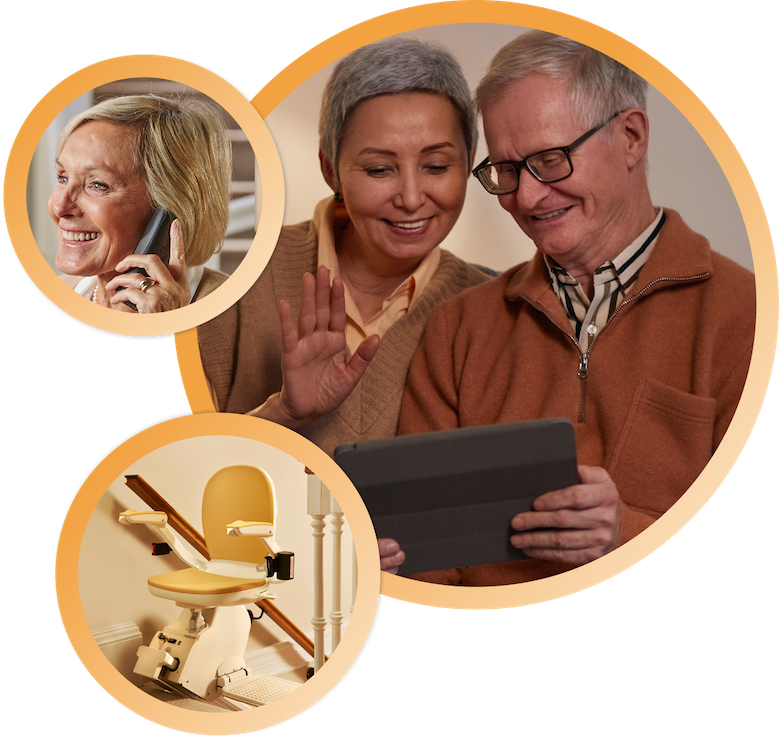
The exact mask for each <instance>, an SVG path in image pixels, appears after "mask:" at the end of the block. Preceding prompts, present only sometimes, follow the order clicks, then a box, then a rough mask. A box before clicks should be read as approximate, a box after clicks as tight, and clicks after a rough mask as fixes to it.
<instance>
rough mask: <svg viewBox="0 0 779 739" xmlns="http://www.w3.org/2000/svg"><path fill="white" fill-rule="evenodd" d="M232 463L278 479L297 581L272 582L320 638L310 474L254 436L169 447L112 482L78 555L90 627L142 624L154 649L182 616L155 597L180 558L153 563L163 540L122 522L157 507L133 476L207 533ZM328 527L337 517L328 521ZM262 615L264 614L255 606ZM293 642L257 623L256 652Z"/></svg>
mask: <svg viewBox="0 0 779 739" xmlns="http://www.w3.org/2000/svg"><path fill="white" fill-rule="evenodd" d="M232 464H248V465H254V466H256V467H260V468H262V469H264V470H265V471H266V472H267V473H268V475H269V476H270V478H271V479H272V480H273V483H274V486H275V489H276V500H277V505H278V514H277V519H276V523H277V534H276V541H277V542H278V544H279V546H280V547H281V548H282V549H283V550H291V551H294V552H295V555H296V557H295V578H294V579H293V580H292V581H289V582H284V583H279V584H277V585H274V586H271V592H273V593H274V594H275V595H277V599H276V600H275V601H274V604H275V605H277V606H278V607H279V609H281V611H282V612H283V613H284V614H285V615H287V616H288V617H289V618H290V619H291V620H292V622H293V623H295V624H296V625H297V626H298V627H299V628H300V629H302V630H303V631H304V632H305V633H307V634H308V635H309V636H311V635H312V629H311V617H312V615H313V587H314V586H313V569H312V563H313V538H312V536H311V532H312V529H311V525H310V520H311V519H310V518H309V516H308V515H307V513H306V490H307V480H308V476H307V475H306V473H305V472H304V467H303V465H302V464H301V463H300V462H298V461H297V460H296V459H294V458H293V457H291V456H289V455H288V454H286V453H285V452H281V451H279V450H277V449H275V448H273V447H271V446H268V445H266V444H263V443H261V442H258V441H253V440H250V439H243V438H236V437H229V436H207V437H200V438H194V439H187V440H184V441H179V442H176V443H174V444H170V445H168V446H165V447H162V448H161V449H158V450H157V451H155V452H153V453H152V454H149V455H147V456H146V457H144V458H142V459H141V460H139V461H138V462H137V463H135V464H133V465H131V466H130V467H129V468H128V469H127V470H125V471H124V472H123V473H122V475H120V476H119V477H117V479H116V480H115V481H114V482H113V483H112V484H111V485H110V487H109V489H108V490H107V491H106V493H105V495H104V496H103V497H102V499H101V500H100V503H99V504H98V506H97V507H96V508H95V510H94V512H93V513H92V516H91V517H90V520H89V524H88V525H87V527H86V531H85V533H84V538H83V540H82V545H81V552H80V557H79V593H80V596H81V601H82V607H83V609H84V614H85V616H86V619H87V623H88V625H89V628H90V630H92V631H95V630H96V629H102V628H107V627H109V626H113V625H115V624H120V623H123V622H126V621H133V622H135V623H136V624H137V625H138V627H139V628H140V630H141V632H142V633H143V636H144V641H145V643H148V641H149V640H150V639H151V637H152V636H153V635H154V633H155V632H156V631H157V630H158V629H160V628H162V627H163V626H165V625H166V624H168V623H170V622H171V621H173V620H175V617H176V616H177V615H178V613H179V609H178V608H177V607H176V605H175V604H174V603H173V602H172V601H166V600H163V599H160V598H156V597H154V596H153V595H151V593H149V591H148V588H147V585H146V581H147V579H148V578H149V577H150V576H151V575H155V574H160V573H163V572H169V571H171V570H177V569H184V567H185V565H183V564H182V563H181V561H180V560H179V559H178V557H176V556H175V555H174V554H172V553H171V554H169V555H166V556H157V557H154V556H152V555H151V542H155V541H162V539H161V538H160V537H155V535H154V534H153V533H152V532H151V531H149V530H148V529H147V527H145V526H122V525H121V524H120V523H119V522H118V517H119V513H120V512H121V511H123V510H127V509H128V508H134V509H135V510H148V506H147V505H146V504H145V503H143V502H142V501H141V500H140V499H139V498H138V497H137V496H136V495H135V493H133V492H132V491H131V490H130V489H129V488H128V487H127V486H126V485H125V478H124V475H125V474H128V475H130V474H132V475H140V476H141V477H143V478H144V480H145V481H146V482H147V483H149V484H150V485H151V486H152V487H153V488H154V489H155V490H156V491H157V492H158V493H159V494H160V495H161V496H162V497H163V498H165V500H167V501H168V503H170V504H171V505H172V506H173V507H174V508H175V509H176V510H177V511H178V512H179V513H180V514H181V515H182V516H183V517H184V518H185V519H186V520H187V521H189V523H191V524H192V525H193V526H194V527H195V528H196V529H197V530H198V531H201V532H202V524H201V516H200V507H201V502H202V497H203V489H204V488H205V485H206V482H207V481H208V479H209V478H210V477H211V475H213V474H214V473H215V472H216V471H217V470H219V469H221V468H222V467H226V466H228V465H232ZM328 521H329V518H328ZM344 528H345V532H344V536H343V552H344V554H343V560H342V574H343V577H344V587H343V589H342V593H343V597H342V601H343V602H342V610H343V611H344V612H345V614H346V615H347V617H348V614H349V606H350V601H349V598H350V593H351V587H350V585H349V584H347V583H349V582H350V579H349V580H347V579H346V578H351V551H352V538H351V533H350V532H349V530H348V525H347V526H345V527H344ZM330 529H331V527H330V525H329V523H328V526H327V527H326V529H325V532H326V538H325V584H326V596H325V598H326V599H325V615H326V616H327V615H328V614H329V612H330V598H329V596H330V592H329V588H330V582H331V577H332V576H331V569H330V555H329V552H330V547H331V537H330V535H329V532H330ZM252 610H253V611H254V612H255V613H258V609H256V608H253V609H252ZM287 639H288V637H287V636H286V635H285V634H284V633H283V632H282V631H281V630H280V629H279V628H278V627H277V626H275V624H273V623H272V622H271V620H270V618H269V617H268V616H263V618H262V620H261V621H260V622H254V625H253V627H252V638H251V640H250V642H249V648H248V651H252V650H253V649H258V648H260V647H263V646H268V645H270V644H273V643H275V642H277V641H286V640H287Z"/></svg>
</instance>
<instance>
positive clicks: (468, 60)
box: [266, 23, 752, 270]
mask: <svg viewBox="0 0 779 739" xmlns="http://www.w3.org/2000/svg"><path fill="white" fill-rule="evenodd" d="M524 30H525V29H518V28H517V27H516V26H504V25H498V24H488V23H471V24H458V25H445V26H433V27H431V28H423V29H419V30H417V31H413V32H409V33H404V34H400V35H401V36H410V37H413V38H418V39H420V40H421V41H431V42H435V43H440V44H443V45H444V46H446V47H447V48H448V49H449V50H450V51H451V52H452V53H453V54H454V55H455V57H456V58H457V59H458V60H459V62H460V64H461V65H462V67H463V71H464V73H465V76H466V79H467V81H468V84H469V86H470V87H471V89H472V90H473V89H475V87H476V85H477V84H478V83H479V80H480V79H481V78H482V76H483V75H484V73H485V72H486V70H487V66H488V65H489V62H490V60H491V59H492V57H493V56H494V55H495V53H496V52H497V51H498V49H500V48H501V47H502V46H503V45H504V44H506V43H508V42H509V41H511V40H512V39H513V38H516V36H517V35H518V34H519V33H520V32H523V31H524ZM333 67H334V64H331V65H329V66H327V67H325V68H324V69H322V70H321V71H320V72H318V73H317V74H315V75H313V76H312V77H310V78H309V80H308V81H307V82H305V83H304V84H302V85H301V86H300V87H298V89H297V90H296V91H295V92H293V93H292V94H291V95H289V96H288V97H287V98H286V99H285V100H284V101H283V102H282V103H280V104H279V105H278V106H277V107H276V108H275V109H274V110H273V111H272V112H271V113H270V115H269V116H268V117H267V119H266V123H267V125H268V128H269V129H270V132H271V134H272V135H273V138H274V141H275V142H276V145H277V147H278V149H279V153H280V155H281V162H282V165H283V168H284V181H285V185H286V193H287V197H286V206H285V213H284V223H286V224H290V223H298V222H300V221H303V220H307V219H309V218H311V214H312V213H313V209H314V205H315V204H316V203H317V201H319V200H320V199H322V198H324V197H328V196H331V195H332V191H331V190H330V189H329V188H328V187H327V185H326V184H325V182H324V180H323V179H322V175H321V174H320V171H319V159H318V150H319V136H318V133H317V127H318V124H319V107H320V103H321V99H322V91H323V89H324V86H325V84H326V82H327V80H328V79H329V77H330V74H331V73H332V70H333ZM647 107H648V108H649V117H650V147H649V186H650V191H651V193H652V199H653V201H654V203H655V205H662V206H665V207H669V208H673V209H674V210H678V211H679V212H680V213H681V214H682V216H683V217H684V219H685V220H686V221H687V223H688V225H689V226H690V227H691V228H692V229H693V230H695V231H698V232H699V233H702V234H704V235H705V236H706V237H707V238H708V239H709V241H710V242H711V244H712V246H713V248H714V249H715V250H717V251H719V252H721V253H723V254H726V255H727V256H729V257H730V258H731V259H734V260H736V261H737V262H739V263H740V264H742V265H743V266H745V267H747V268H749V269H751V268H752V257H751V253H750V251H749V241H748V239H747V235H746V229H745V228H744V222H743V219H742V217H741V212H740V210H739V208H738V205H737V203H736V200H735V197H734V196H733V192H732V190H731V188H730V185H729V184H728V182H727V179H726V178H725V176H724V174H723V172H722V170H721V168H720V166H719V164H718V163H717V160H716V159H715V158H714V156H713V155H712V153H711V152H710V151H709V148H708V147H707V146H706V144H705V143H704V142H703V140H702V139H701V137H700V136H699V135H698V133H697V132H696V131H695V129H694V128H693V127H692V125H691V124H690V123H688V121H687V119H686V118H685V117H684V116H683V115H682V114H681V113H680V112H679V111H678V110H677V109H676V107H675V106H673V105H672V104H671V103H670V102H669V101H668V100H667V99H666V98H665V97H664V96H663V95H661V94H660V93H659V92H657V90H655V89H654V88H651V89H650V95H649V102H648V105H647ZM479 133H480V139H479V146H478V149H477V151H476V158H475V161H476V162H477V163H478V162H480V161H481V160H482V159H484V157H486V156H487V149H486V146H485V143H484V137H483V135H482V132H481V125H480V131H479ZM565 143H568V142H565V141H563V142H561V144H565ZM444 246H445V247H446V248H447V249H449V250H450V251H452V252H454V253H455V254H457V255H458V256H460V257H462V258H463V259H465V260H467V261H469V262H475V263H478V264H483V265H486V266H488V267H492V268H493V269H498V270H503V269H506V268H508V267H511V266H512V265H514V264H518V263H519V262H521V261H524V260H525V259H528V258H529V257H530V256H532V254H533V252H534V247H533V244H532V242H531V241H530V239H528V238H527V236H525V234H524V233H522V231H521V230H520V229H519V228H518V227H517V225H516V224H515V223H514V220H513V219H512V218H511V216H510V215H509V214H508V213H506V212H505V211H503V210H502V209H501V208H500V205H499V204H498V199H497V198H496V197H495V196H493V195H490V194H488V193H487V192H486V191H485V190H484V188H483V187H482V186H481V185H480V184H479V183H478V182H477V181H476V179H475V178H473V177H470V178H469V183H468V194H467V197H466V201H465V208H464V209H463V212H462V215H461V216H460V219H459V221H458V222H457V225H456V226H455V227H454V229H453V230H452V232H451V233H450V234H449V236H448V237H447V239H446V240H445V242H444Z"/></svg>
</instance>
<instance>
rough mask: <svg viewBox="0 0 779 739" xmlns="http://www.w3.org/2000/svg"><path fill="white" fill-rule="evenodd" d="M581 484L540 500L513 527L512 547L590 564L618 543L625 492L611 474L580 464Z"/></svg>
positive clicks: (556, 559) (540, 556)
mask: <svg viewBox="0 0 779 739" xmlns="http://www.w3.org/2000/svg"><path fill="white" fill-rule="evenodd" d="M578 469H579V484H578V485H573V486H572V487H569V488H563V489H562V490H555V491H553V492H551V493H545V494H544V495H541V496H539V497H538V498H536V500H535V502H534V503H533V510H532V511H528V512H527V513H520V514H519V515H517V516H514V518H513V519H512V520H511V527H512V528H513V529H514V530H515V531H517V532H520V533H516V534H513V535H512V536H511V544H512V545H513V546H515V547H516V548H517V549H522V550H523V551H524V552H525V554H527V555H528V556H529V557H534V558H535V559H547V560H551V561H553V562H569V563H571V564H584V563H585V562H591V561H592V560H594V559H598V557H602V556H603V555H604V554H607V553H608V552H610V551H611V550H612V549H614V547H615V546H616V544H617V538H618V537H619V527H620V500H619V492H618V491H617V488H616V486H615V485H614V483H613V482H612V481H611V478H610V477H609V475H608V473H607V472H606V470H604V469H602V468H601V467H585V466H584V465H579V468H578Z"/></svg>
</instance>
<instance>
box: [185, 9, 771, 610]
mask: <svg viewBox="0 0 779 739" xmlns="http://www.w3.org/2000/svg"><path fill="white" fill-rule="evenodd" d="M442 18H445V19H446V22H447V26H446V27H445V28H447V29H454V30H455V32H456V29H457V27H458V25H461V24H501V25H502V26H504V27H514V29H510V30H512V31H514V30H516V32H519V29H520V28H535V29H540V30H545V31H550V32H553V33H556V34H559V35H563V36H567V37H569V38H573V39H575V40H577V41H580V42H582V43H585V44H587V45H589V46H591V47H593V48H596V49H598V50H599V51H602V52H603V53H605V54H608V55H609V56H611V57H613V58H615V59H617V60H618V61H620V62H621V63H623V64H625V65H626V66H628V67H630V68H631V69H632V70H634V71H635V72H637V73H638V74H640V75H641V76H642V77H643V78H644V79H646V80H647V81H648V82H649V84H650V85H651V86H652V87H653V88H654V89H655V90H657V91H658V92H659V93H660V94H661V95H662V96H663V97H664V98H665V99H666V100H667V101H668V103H669V104H670V105H671V106H672V107H673V108H675V110H676V111H677V112H678V114H679V118H681V119H683V120H684V122H685V123H687V124H688V125H689V126H690V127H691V128H692V129H693V131H694V132H695V133H696V135H697V136H698V137H699V138H700V140H701V141H702V142H703V143H704V146H705V147H707V148H708V150H710V153H711V155H712V157H713V159H714V160H715V163H716V165H717V166H718V167H719V168H721V171H722V173H724V178H725V189H726V190H728V192H729V191H732V193H730V192H729V197H731V198H732V199H733V202H734V204H735V207H736V209H737V210H738V211H740V215H741V219H743V232H744V235H745V240H744V243H746V247H747V252H748V254H747V255H746V259H747V260H748V261H749V262H750V264H749V265H747V266H751V267H752V268H753V269H754V273H755V277H756V285H757V324H756V333H755V342H754V350H753V355H752V362H751V366H750V370H749V375H748V377H747V381H746V385H745V387H744V391H743V393H742V396H741V400H740V403H739V406H738V408H737V411H736V414H735V416H734V418H733V421H732V422H731V424H730V427H729V429H728V431H727V433H726V435H725V437H724V439H723V441H722V443H721V444H720V446H719V447H718V449H717V451H716V453H715V454H714V456H713V457H712V459H711V461H710V462H709V464H708V465H707V466H706V468H705V469H704V471H703V472H702V473H701V475H700V476H699V477H698V478H697V479H696V480H695V482H694V483H693V484H692V486H691V487H690V488H689V489H688V491H687V492H686V494H685V495H684V496H683V497H682V498H681V499H680V500H679V501H678V502H677V503H676V504H675V505H674V506H673V507H672V508H671V509H670V510H669V511H667V512H666V513H665V514H664V515H663V516H662V517H661V518H660V519H659V520H657V521H656V522H655V523H653V524H652V525H651V526H650V527H649V528H648V529H646V530H645V531H643V532H642V533H641V534H639V535H638V536H636V537H635V538H634V539H632V540H630V541H629V542H627V543H626V544H624V545H623V546H621V547H619V548H618V549H616V550H614V551H613V552H611V553H609V554H608V555H606V556H604V557H602V558H600V559H598V560H595V561H593V562H591V563H589V564H586V565H583V566H580V567H578V568H576V569H573V570H570V571H568V572H565V573H562V574H558V575H555V576H553V577H548V578H545V579H542V580H536V581H531V582H526V583H521V584H515V585H501V586H492V587H481V588H458V587H451V586H444V585H434V584H429V583H423V582H417V581H414V580H410V579H406V578H402V577H397V576H394V575H388V574H385V573H383V574H382V590H381V592H382V594H384V595H389V596H391V597H393V598H397V599H400V600H404V601H409V602H413V603H418V604H422V605H429V606H439V607H448V608H504V607H511V606H519V605H527V604H531V603H537V602H541V601H546V600H550V599H553V598H559V597H562V596H565V595H568V594H571V593H574V592H576V591H579V590H582V589H584V588H588V587H591V586H592V585H595V584H597V583H599V582H602V581H604V580H606V579H607V578H610V577H613V576H614V575H616V574H618V573H620V572H622V571H624V570H625V569H627V568H629V567H631V566H632V565H634V564H636V563H637V562H639V561H640V560H641V559H643V558H644V557H646V556H647V555H648V554H650V553H651V552H653V551H654V550H655V549H657V548H658V547H660V546H661V545H662V544H663V543H665V542H666V541H668V540H669V539H670V538H671V537H672V536H673V535H674V534H676V533H677V532H678V531H679V530H680V529H681V528H682V527H683V526H684V525H685V524H686V523H687V522H688V521H690V519H691V518H692V517H693V516H694V515H695V514H696V513H697V512H698V511H699V510H700V509H701V507H702V506H703V505H704V504H705V502H706V501H707V500H708V499H709V498H710V497H711V495H712V494H713V492H714V491H715V490H716V489H717V487H718V486H719V485H720V483H721V482H722V481H723V480H724V479H725V477H726V476H727V474H728V472H729V471H730V469H731V467H732V466H733V464H734V463H735V461H736V459H737V458H738V455H739V454H740V452H741V450H742V449H743V447H744V444H745V443H746V441H747V438H748V437H749V434H750V432H751V430H752V427H753V425H754V422H755V420H756V418H757V415H758V412H759V410H760V406H761V404H762V401H763V398H764V396H765V393H766V389H767V386H768V382H769V379H770V372H771V366H772V362H773V356H774V350H775V346H776V331H777V315H778V314H779V311H778V310H777V306H778V305H779V301H778V300H777V289H776V261H775V254H774V249H773V244H772V241H771V237H770V233H769V230H768V227H767V223H766V219H765V214H764V211H763V208H762V205H761V203H760V199H759V196H758V194H757V191H756V189H755V187H754V184H753V182H752V180H751V178H750V176H749V173H748V171H747V170H746V167H745V165H744V163H743V161H742V159H741V158H740V156H739V154H738V152H737V151H736V149H735V148H734V146H733V144H732V143H731V142H730V140H729V138H728V137H727V135H726V134H725V132H724V131H723V129H722V127H721V126H720V125H719V124H718V122H717V121H716V120H715V119H714V117H713V116H712V115H711V113H710V112H709V111H708V110H707V109H706V107H705V106H704V105H703V104H702V103H701V101H700V100H699V99H698V98H697V97H696V96H695V95H694V93H692V91H691V90H689V89H688V88H687V87H686V86H685V85H684V84H683V83H682V82H681V81H680V80H679V79H678V78H676V77H675V76H674V75H673V73H672V72H670V71H669V70H668V69H666V68H665V67H664V66H663V65H661V64H660V63H658V62H657V61H656V60H655V59H653V58H652V57H651V56H650V55H648V54H646V53H645V52H643V51H642V50H641V49H639V48H637V47H636V46H634V45H632V44H630V43H629V42H627V41H625V40H624V39H622V38H620V37H618V36H616V35H615V34H613V33H610V32H609V31H607V30H605V29H603V28H600V27H598V26H595V25H593V24H591V23H588V22H586V21H582V20H580V19H577V18H575V17H573V16H567V15H563V14H561V13H558V12H555V11H551V10H547V9H543V8H538V7H534V6H528V5H518V4H513V3H486V4H485V3H481V2H471V1H469V0H466V1H464V2H457V3H436V4H432V5H425V6H421V7H415V8H409V9H407V10H400V11H396V12H394V13H390V14H388V15H385V16H381V17H379V18H374V19H372V20H370V21H366V22H365V23H361V24H359V25H357V26H354V27H352V28H350V29H348V30H346V31H344V32H343V33H340V34H338V35H337V36H334V37H333V38H330V39H328V40H327V41H325V42H323V43H322V44H320V45H319V46H317V47H316V48H315V49H313V50H311V51H310V52H308V53H307V54H304V55H303V56H302V57H300V58H299V59H298V60H297V61H295V62H294V63H293V64H291V65H290V66H289V67H287V68H286V69H285V70H283V71H282V72H281V73H280V74H279V75H278V76H277V77H276V78H274V79H273V80H272V81H271V82H270V83H269V84H268V85H266V87H265V88H263V90H261V91H260V92H259V93H258V95H257V96H256V97H255V98H254V100H253V101H252V102H253V104H254V105H255V107H256V108H257V109H258V110H259V111H260V112H261V114H262V115H263V117H264V118H266V120H267V122H268V125H269V128H270V129H271V131H273V117H274V114H275V113H276V112H277V110H278V109H279V108H280V106H281V104H282V103H283V102H284V101H285V100H286V98H287V97H288V96H290V95H292V94H293V93H294V92H295V91H296V90H297V89H298V88H299V87H300V86H301V85H303V84H304V83H306V82H307V81H309V80H310V79H311V78H312V77H313V76H315V75H317V74H319V73H320V72H322V70H324V69H325V67H327V65H330V64H332V63H333V62H335V61H336V60H337V59H339V58H340V57H342V56H344V55H345V54H347V53H349V52H351V51H353V50H354V49H356V48H358V47H361V46H364V45H366V44H369V43H371V42H373V41H377V40H379V39H382V38H386V37H388V36H391V35H395V34H404V33H410V32H419V34H420V37H422V38H426V37H425V36H424V35H423V33H427V32H430V31H432V30H433V29H434V28H436V27H438V26H439V25H440V23H441V19H442ZM469 38H470V37H469ZM473 46H478V44H474V45H473ZM498 48H499V46H496V47H495V48H493V49H491V53H490V55H491V54H493V53H494V52H495V51H497V49H498ZM452 51H453V52H454V53H455V54H456V53H457V48H452ZM650 149H651V147H650ZM279 150H280V152H281V157H282V161H283V162H284V166H285V167H286V166H288V165H287V162H286V158H285V151H284V146H283V144H282V143H281V141H279ZM290 189H291V191H292V189H293V188H290ZM312 202H315V201H312ZM668 205H673V203H669V204H668ZM291 208H292V204H291V203H290V204H288V208H287V210H288V211H290V210H291ZM514 230H515V231H516V232H517V234H518V233H519V232H518V230H517V229H516V228H514ZM516 261H517V262H518V261H521V259H520V258H517V260H516ZM176 345H177V352H178V358H179V366H180V369H181V374H182V379H183V381H184V385H185V389H186V392H187V396H188V399H189V402H190V406H191V408H192V410H193V412H195V413H199V412H205V411H213V410H214V405H213V401H212V399H211V395H210V394H209V392H208V387H207V383H206V380H205V377H204V374H203V370H202V365H201V363H200V355H199V350H198V346H197V337H196V332H194V331H192V332H186V333H184V334H180V335H177V336H176Z"/></svg>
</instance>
